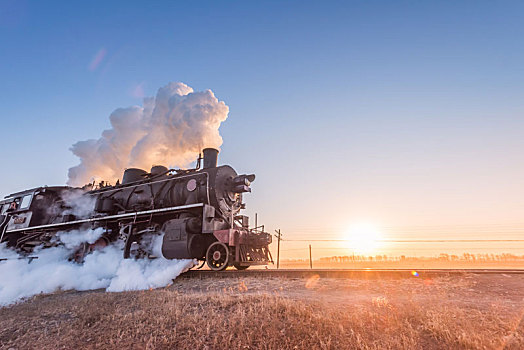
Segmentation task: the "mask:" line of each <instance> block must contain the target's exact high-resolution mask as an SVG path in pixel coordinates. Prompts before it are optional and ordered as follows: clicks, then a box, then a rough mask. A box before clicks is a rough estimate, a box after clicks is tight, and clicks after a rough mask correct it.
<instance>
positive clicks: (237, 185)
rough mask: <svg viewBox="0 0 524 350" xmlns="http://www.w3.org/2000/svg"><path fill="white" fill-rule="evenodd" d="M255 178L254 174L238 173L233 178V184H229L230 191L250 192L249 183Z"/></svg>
mask: <svg viewBox="0 0 524 350" xmlns="http://www.w3.org/2000/svg"><path fill="white" fill-rule="evenodd" d="M254 180H255V175H254V174H250V175H238V176H237V177H235V178H234V179H233V184H232V186H231V192H235V193H244V192H251V188H250V187H249V185H251V182H253V181H254Z"/></svg>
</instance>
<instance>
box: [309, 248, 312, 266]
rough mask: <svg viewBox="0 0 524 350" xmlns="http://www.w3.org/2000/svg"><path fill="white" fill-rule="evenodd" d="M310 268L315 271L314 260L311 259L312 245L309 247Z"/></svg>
mask: <svg viewBox="0 0 524 350" xmlns="http://www.w3.org/2000/svg"><path fill="white" fill-rule="evenodd" d="M309 268H310V269H313V260H312V259H311V244H310V245H309Z"/></svg>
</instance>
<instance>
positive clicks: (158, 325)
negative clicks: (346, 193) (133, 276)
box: [0, 274, 524, 349]
mask: <svg viewBox="0 0 524 350" xmlns="http://www.w3.org/2000/svg"><path fill="white" fill-rule="evenodd" d="M523 316H524V275H510V274H499V275H473V274H464V275H453V276H451V277H450V276H446V277H438V278H432V279H429V278H421V277H411V278H402V279H388V278H372V279H333V278H319V277H315V276H314V277H311V278H308V279H291V278H254V277H249V278H243V279H239V278H204V279H195V278H192V279H188V278H178V279H177V280H176V281H175V282H174V283H173V284H172V285H170V286H168V287H166V288H162V289H157V290H150V291H137V292H125V293H106V292H104V291H89V292H74V291H66V292H57V293H54V294H50V295H39V296H36V297H33V298H31V299H29V300H27V301H25V302H23V303H19V304H17V305H13V306H11V307H6V308H1V309H0V347H1V348H3V349H10V348H11V349H27V348H34V349H41V348H51V349H55V348H56V349H58V348H63V349H70V348H76V347H83V348H115V347H119V348H120V347H126V348H137V349H142V348H165V349H175V348H176V349H201V348H202V349H226V348H229V349H346V348H348V349H351V348H354V349H366V348H368V349H384V348H391V349H443V348H446V349H447V348H466V349H522V348H524V321H523Z"/></svg>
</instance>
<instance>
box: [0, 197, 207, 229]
mask: <svg viewBox="0 0 524 350" xmlns="http://www.w3.org/2000/svg"><path fill="white" fill-rule="evenodd" d="M203 206H204V204H203V203H197V204H187V205H181V206H178V207H169V208H161V209H151V210H144V211H137V212H134V213H125V214H117V215H109V216H101V217H98V218H90V219H84V220H75V221H68V222H61V223H58V224H47V225H40V226H31V227H26V228H19V229H15V230H7V231H6V232H5V233H12V232H23V231H33V230H40V229H49V228H55V227H66V226H72V225H79V224H87V223H90V222H97V221H108V220H113V219H123V218H132V217H136V216H142V215H150V214H158V213H167V212H170V211H178V210H184V209H193V208H199V207H203Z"/></svg>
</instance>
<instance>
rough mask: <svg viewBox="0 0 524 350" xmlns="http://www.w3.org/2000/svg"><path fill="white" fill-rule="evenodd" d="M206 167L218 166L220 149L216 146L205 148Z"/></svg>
mask: <svg viewBox="0 0 524 350" xmlns="http://www.w3.org/2000/svg"><path fill="white" fill-rule="evenodd" d="M203 152H204V169H207V168H216V167H217V160H218V150H217V149H215V148H204V150H203Z"/></svg>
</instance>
